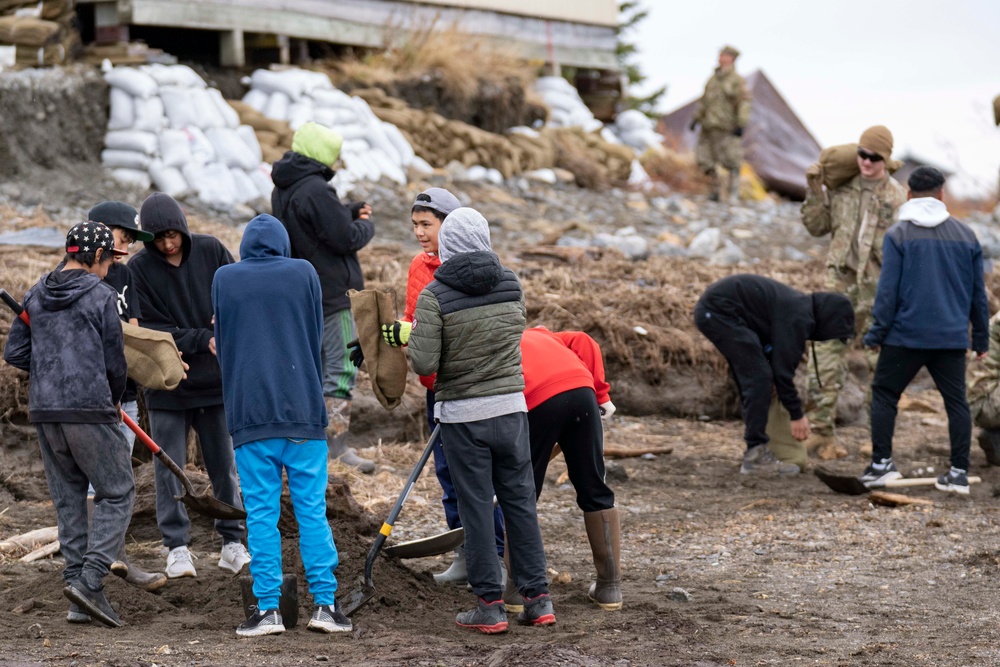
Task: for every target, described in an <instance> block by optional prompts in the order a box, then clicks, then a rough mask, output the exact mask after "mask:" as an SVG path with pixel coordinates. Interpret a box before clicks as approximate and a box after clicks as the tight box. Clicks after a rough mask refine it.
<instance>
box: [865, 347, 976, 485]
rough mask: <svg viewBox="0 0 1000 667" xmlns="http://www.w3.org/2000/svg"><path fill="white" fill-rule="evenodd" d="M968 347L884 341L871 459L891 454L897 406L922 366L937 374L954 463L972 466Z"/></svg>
mask: <svg viewBox="0 0 1000 667" xmlns="http://www.w3.org/2000/svg"><path fill="white" fill-rule="evenodd" d="M965 355H966V351H965V350H921V349H916V348H910V347H897V346H895V345H883V346H882V351H881V353H880V354H879V356H878V364H877V365H876V366H875V379H874V380H872V424H871V430H872V460H875V461H879V460H881V459H887V458H889V457H891V456H892V434H893V432H894V431H895V430H896V406H897V405H899V397H900V396H901V395H902V393H903V390H904V389H906V387H907V385H909V384H910V382H912V381H913V378H914V377H916V375H917V373H918V372H919V371H920V369H921V368H924V367H926V368H927V372H929V373H930V374H931V377H932V378H934V384H935V385H936V386H937V390H938V391H939V392H941V398H943V399H944V409H945V411H946V412H947V413H948V437H949V439H950V440H951V465H952V466H953V467H955V468H959V469H961V470H968V469H969V447H970V444H971V442H972V416H971V415H970V414H969V403H968V400H967V399H966V397H965Z"/></svg>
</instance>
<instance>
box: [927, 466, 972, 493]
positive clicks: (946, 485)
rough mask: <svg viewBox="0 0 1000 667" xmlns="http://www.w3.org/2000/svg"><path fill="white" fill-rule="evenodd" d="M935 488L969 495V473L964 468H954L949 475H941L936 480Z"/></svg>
mask: <svg viewBox="0 0 1000 667" xmlns="http://www.w3.org/2000/svg"><path fill="white" fill-rule="evenodd" d="M934 488H935V489H937V490H938V491H947V492H948V493H959V494H961V495H963V496H967V495H969V475H968V473H967V472H965V471H964V470H961V469H959V468H952V469H951V470H949V471H948V474H947V475H941V476H940V477H938V478H937V481H936V482H934Z"/></svg>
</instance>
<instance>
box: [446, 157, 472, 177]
mask: <svg viewBox="0 0 1000 667" xmlns="http://www.w3.org/2000/svg"><path fill="white" fill-rule="evenodd" d="M444 171H445V173H446V174H447V175H448V177H449V178H450V179H451V180H453V181H467V180H469V177H468V173H467V170H466V169H465V165H464V164H462V163H461V162H459V161H458V160H452V161H451V162H449V163H448V164H446V165H445V167H444Z"/></svg>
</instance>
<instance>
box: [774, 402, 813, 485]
mask: <svg viewBox="0 0 1000 667" xmlns="http://www.w3.org/2000/svg"><path fill="white" fill-rule="evenodd" d="M791 423H792V416H791V415H790V414H788V410H786V409H785V406H783V405H782V404H781V401H779V400H778V398H777V397H774V398H772V399H771V408H770V409H769V410H768V411H767V437H768V438H770V441H769V442H768V443H767V444H768V446H769V447H770V448H771V453H772V454H774V456H775V458H777V459H778V460H780V461H784V462H785V463H794V464H795V465H797V466H799V467H800V468H801V467H803V466H804V465H805V464H806V461H807V460H808V459H809V455H808V454H807V453H806V446H805V443H802V442H799V441H798V440H796V439H795V438H793V437H792V427H791Z"/></svg>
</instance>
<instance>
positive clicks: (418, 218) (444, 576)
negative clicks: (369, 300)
mask: <svg viewBox="0 0 1000 667" xmlns="http://www.w3.org/2000/svg"><path fill="white" fill-rule="evenodd" d="M461 205H462V203H461V202H460V201H458V198H457V197H455V195H453V194H452V193H450V192H448V191H447V190H445V189H444V188H429V189H427V190H424V191H423V192H421V193H420V194H419V195H417V198H416V199H415V200H414V201H413V206H412V207H411V209H410V219H411V221H412V222H413V235H414V236H416V238H417V242H418V243H420V252H419V253H417V255H416V256H415V257H414V258H413V261H412V262H410V270H409V272H408V273H407V276H406V307H405V309H404V311H403V318H402V319H400V320H397V321H396V322H395V323H394V324H392V325H383V326H382V330H383V331H382V337H383V338H384V339H385V342H386V343H388V344H389V345H392V346H394V347H398V346H400V345H406V343H407V341H409V339H410V330H411V329H412V326H413V313H414V311H416V309H417V297H418V296H420V292H422V291H423V289H424V288H425V287H427V285H428V284H429V283H430V282H431V281H432V280H434V272H435V271H437V268H438V267H439V266H441V260H440V259H439V258H438V232H439V231H440V230H441V223H442V222H444V219H445V218H446V217H448V214H449V213H451V212H452V211H454V210H455V209H456V208H459V207H460V206H461ZM420 384H422V385H423V386H424V387H425V388H426V389H427V423H428V425H429V427H430V429H431V430H432V431H433V430H434V376H433V375H426V376H425V375H422V376H420ZM434 472H435V474H436V475H437V478H438V481H439V482H440V483H441V489H442V491H443V495H442V496H441V504H442V505H444V514H445V519H446V520H447V522H448V529H449V530H454V529H455V528H459V527H460V526H461V525H462V520H461V519H460V518H459V516H458V495H457V493H456V491H455V486H454V484H452V481H451V473H450V472H449V470H448V461H447V460H446V459H445V457H444V449H443V448H442V446H441V437H440V436H438V438H437V439H436V440H435V442H434ZM493 527H494V529H495V531H496V536H497V554H498V555H499V556H500V557H501V558H502V557H503V549H504V546H503V545H504V541H503V535H504V524H503V512H501V510H500V507H499V506H497V507H496V508H494V510H493ZM434 581H435V582H437V583H438V584H455V585H459V586H464V585H465V584H466V583H468V571H467V569H466V565H465V550H464V548H463V547H459V548H458V549H457V550H456V551H455V559H454V560H453V561H452V563H451V565H450V566H448V569H446V570H445V571H444V572H439V573H438V574H435V575H434ZM514 611H518V610H517V609H515V610H514Z"/></svg>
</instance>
